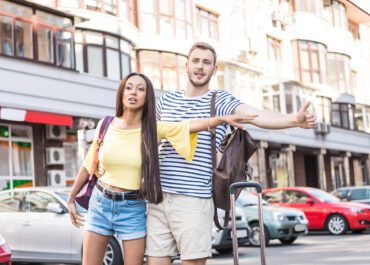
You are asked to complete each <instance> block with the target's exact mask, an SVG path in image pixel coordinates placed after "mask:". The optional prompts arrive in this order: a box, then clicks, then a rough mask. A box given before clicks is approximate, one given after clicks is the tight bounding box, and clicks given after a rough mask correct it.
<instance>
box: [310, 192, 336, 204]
mask: <svg viewBox="0 0 370 265" xmlns="http://www.w3.org/2000/svg"><path fill="white" fill-rule="evenodd" d="M309 192H310V193H311V194H312V195H313V196H315V197H316V198H318V199H319V200H320V201H322V202H339V201H340V200H339V199H338V198H337V197H335V196H333V195H331V194H329V193H327V192H325V191H322V190H319V189H309Z"/></svg>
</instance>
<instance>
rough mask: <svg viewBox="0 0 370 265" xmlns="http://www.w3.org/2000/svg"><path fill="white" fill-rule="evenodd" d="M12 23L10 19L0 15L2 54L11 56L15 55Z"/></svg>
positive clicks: (0, 50) (0, 45)
mask: <svg viewBox="0 0 370 265" xmlns="http://www.w3.org/2000/svg"><path fill="white" fill-rule="evenodd" d="M12 23H13V21H12V19H11V18H10V17H6V16H2V15H0V53H1V54H5V55H9V56H12V55H14V47H13V45H14V44H13V24H12Z"/></svg>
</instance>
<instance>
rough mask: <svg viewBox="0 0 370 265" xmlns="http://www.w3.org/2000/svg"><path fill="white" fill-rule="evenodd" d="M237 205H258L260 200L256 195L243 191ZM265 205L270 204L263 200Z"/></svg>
mask: <svg viewBox="0 0 370 265" xmlns="http://www.w3.org/2000/svg"><path fill="white" fill-rule="evenodd" d="M236 202H237V204H238V205H240V206H248V205H257V204H258V200H257V196H256V195H254V194H250V193H248V192H246V191H244V190H243V191H242V192H241V193H240V195H239V197H238V199H237V200H236ZM262 203H263V205H268V203H267V202H266V201H265V200H262Z"/></svg>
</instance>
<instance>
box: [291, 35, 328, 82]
mask: <svg viewBox="0 0 370 265" xmlns="http://www.w3.org/2000/svg"><path fill="white" fill-rule="evenodd" d="M293 47H294V57H295V60H294V62H295V66H294V67H295V72H296V74H297V76H296V77H297V79H298V80H300V81H301V82H315V83H325V82H326V59H325V58H326V47H325V46H324V45H323V44H321V43H316V42H308V41H293Z"/></svg>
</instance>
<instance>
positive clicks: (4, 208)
mask: <svg viewBox="0 0 370 265" xmlns="http://www.w3.org/2000/svg"><path fill="white" fill-rule="evenodd" d="M0 190H1V189H0ZM22 200H23V196H22V193H21V192H6V193H3V194H1V195H0V212H2V213H5V212H19V211H21V202H22Z"/></svg>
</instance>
